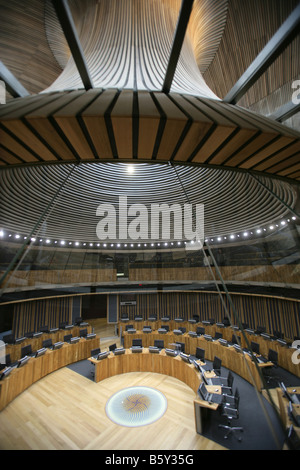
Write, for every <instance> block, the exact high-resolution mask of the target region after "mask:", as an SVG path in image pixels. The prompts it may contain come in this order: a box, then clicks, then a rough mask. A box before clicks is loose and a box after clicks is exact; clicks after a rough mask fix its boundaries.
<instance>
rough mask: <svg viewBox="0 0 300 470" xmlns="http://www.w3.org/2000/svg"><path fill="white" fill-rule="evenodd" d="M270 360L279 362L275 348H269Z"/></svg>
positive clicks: (274, 362)
mask: <svg viewBox="0 0 300 470" xmlns="http://www.w3.org/2000/svg"><path fill="white" fill-rule="evenodd" d="M268 360H269V361H271V362H273V364H275V365H277V363H278V352H277V351H274V349H269V353H268Z"/></svg>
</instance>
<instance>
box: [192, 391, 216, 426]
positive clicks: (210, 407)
mask: <svg viewBox="0 0 300 470" xmlns="http://www.w3.org/2000/svg"><path fill="white" fill-rule="evenodd" d="M206 389H207V391H208V392H210V393H219V394H221V393H222V389H221V387H216V386H215V385H206ZM218 408H219V405H218V403H211V402H208V401H206V400H202V399H201V398H200V397H199V395H197V398H195V400H194V415H195V425H196V431H197V433H198V434H202V433H203V428H204V423H205V421H206V420H207V419H208V417H209V414H210V413H211V412H214V411H217V410H218Z"/></svg>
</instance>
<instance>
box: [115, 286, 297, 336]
mask: <svg viewBox="0 0 300 470" xmlns="http://www.w3.org/2000/svg"><path fill="white" fill-rule="evenodd" d="M231 300H232V302H233V305H234V307H235V311H236V313H237V315H238V317H239V320H240V322H241V323H248V325H249V328H256V327H257V326H265V327H266V330H267V332H269V333H273V332H274V331H282V332H283V333H284V335H285V336H286V337H287V338H291V339H293V338H294V336H300V302H297V301H293V300H285V299H279V298H273V297H263V296H255V295H241V294H238V295H231ZM223 301H224V304H225V306H226V308H227V311H228V313H229V315H231V314H232V310H231V307H230V305H229V301H228V299H227V297H226V296H225V295H223ZM122 314H124V315H126V314H128V315H129V317H130V318H131V319H133V318H134V316H135V315H141V316H143V318H144V320H147V318H148V316H150V315H152V314H156V315H157V318H160V317H162V316H164V315H168V316H170V318H171V319H173V320H174V319H175V318H178V317H184V318H185V320H188V319H189V318H193V316H194V315H199V318H200V321H201V320H208V319H209V318H214V319H215V321H216V322H221V321H222V319H223V318H224V316H225V315H226V311H225V307H224V305H223V303H222V301H221V299H220V296H219V295H218V294H215V293H209V292H191V293H188V292H185V293H180V292H168V293H153V294H137V297H136V305H130V306H128V305H122V306H120V316H121V315H122Z"/></svg>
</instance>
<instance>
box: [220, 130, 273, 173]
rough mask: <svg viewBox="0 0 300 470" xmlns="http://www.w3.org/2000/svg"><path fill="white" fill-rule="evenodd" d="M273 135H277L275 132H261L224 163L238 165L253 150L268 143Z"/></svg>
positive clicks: (256, 150)
mask: <svg viewBox="0 0 300 470" xmlns="http://www.w3.org/2000/svg"><path fill="white" fill-rule="evenodd" d="M275 137H277V135H275V134H265V133H263V134H259V135H257V136H256V137H255V138H254V139H253V140H251V142H249V143H248V144H246V145H245V146H244V147H243V148H242V149H241V150H240V151H238V152H237V153H235V154H234V156H233V157H231V158H229V160H227V161H226V165H227V166H232V167H235V166H238V165H240V164H241V163H242V162H244V161H245V160H246V159H248V158H249V157H250V156H251V155H253V154H254V153H255V152H258V151H259V149H261V148H262V147H265V146H266V145H267V144H269V143H270V142H271V141H272V140H274V138H275Z"/></svg>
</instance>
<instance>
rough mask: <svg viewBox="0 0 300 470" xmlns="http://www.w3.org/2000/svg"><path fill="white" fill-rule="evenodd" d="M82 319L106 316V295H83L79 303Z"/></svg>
mask: <svg viewBox="0 0 300 470" xmlns="http://www.w3.org/2000/svg"><path fill="white" fill-rule="evenodd" d="M81 316H82V319H83V320H89V319H92V318H105V319H106V317H107V295H106V294H102V295H100V294H98V295H83V296H82V304H81Z"/></svg>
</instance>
